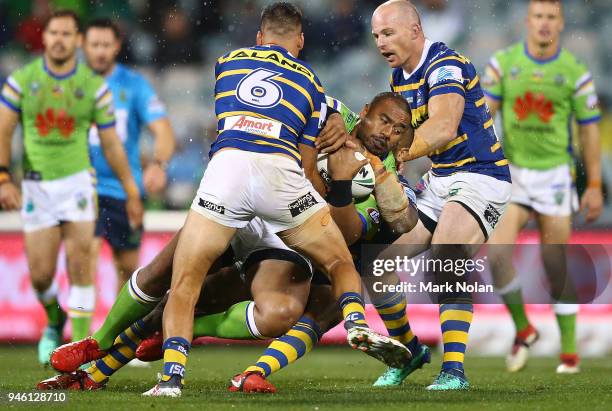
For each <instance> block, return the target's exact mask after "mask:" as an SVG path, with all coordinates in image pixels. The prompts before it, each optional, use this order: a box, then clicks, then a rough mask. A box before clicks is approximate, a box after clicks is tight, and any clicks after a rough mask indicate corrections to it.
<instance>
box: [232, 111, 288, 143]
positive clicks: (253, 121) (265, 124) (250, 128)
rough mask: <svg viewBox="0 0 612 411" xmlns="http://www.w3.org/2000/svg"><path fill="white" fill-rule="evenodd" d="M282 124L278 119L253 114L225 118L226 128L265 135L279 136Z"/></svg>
mask: <svg viewBox="0 0 612 411" xmlns="http://www.w3.org/2000/svg"><path fill="white" fill-rule="evenodd" d="M281 127H282V124H281V123H280V122H278V121H274V120H268V119H264V118H257V117H251V116H230V117H228V118H226V119H225V124H224V126H223V129H224V130H239V131H244V132H245V133H249V134H255V135H258V136H263V137H271V138H278V137H279V136H280V133H281Z"/></svg>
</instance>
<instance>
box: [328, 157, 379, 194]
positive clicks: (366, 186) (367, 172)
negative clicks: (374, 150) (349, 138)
mask: <svg viewBox="0 0 612 411" xmlns="http://www.w3.org/2000/svg"><path fill="white" fill-rule="evenodd" d="M328 156H329V154H319V155H318V157H317V170H319V174H320V175H321V178H322V179H323V181H325V184H327V186H329V185H330V183H331V176H330V175H329V172H328V171H327V157H328ZM355 158H356V159H357V160H365V156H364V155H363V154H361V153H360V152H358V151H355ZM375 181H376V179H375V177H374V169H373V168H372V166H371V165H370V164H369V163H368V164H366V165H365V166H363V167H361V170H359V171H358V172H357V174H356V175H355V177H353V184H352V185H351V191H352V192H353V197H354V198H361V197H365V196H368V195H370V193H372V190H374V182H375Z"/></svg>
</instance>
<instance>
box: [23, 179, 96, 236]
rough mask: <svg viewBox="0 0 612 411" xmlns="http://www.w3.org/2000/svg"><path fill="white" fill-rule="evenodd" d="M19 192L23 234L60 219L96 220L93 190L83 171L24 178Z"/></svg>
mask: <svg viewBox="0 0 612 411" xmlns="http://www.w3.org/2000/svg"><path fill="white" fill-rule="evenodd" d="M21 192H22V203H23V205H22V208H21V218H22V221H23V229H24V231H25V232H26V233H27V232H32V231H36V230H41V229H44V228H49V227H55V226H58V225H60V224H61V223H63V222H80V221H95V219H96V190H95V186H94V182H93V178H92V176H91V174H90V173H89V171H87V170H84V171H80V172H78V173H75V174H72V175H69V176H67V177H62V178H58V179H55V180H41V181H37V180H28V179H24V180H23V181H22V182H21Z"/></svg>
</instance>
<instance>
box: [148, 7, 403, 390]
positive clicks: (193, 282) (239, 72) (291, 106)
mask: <svg viewBox="0 0 612 411" xmlns="http://www.w3.org/2000/svg"><path fill="white" fill-rule="evenodd" d="M303 46H304V35H303V33H302V23H301V12H300V11H299V10H298V9H297V8H296V7H295V6H294V5H292V4H290V3H285V2H280V3H275V4H272V5H270V6H267V7H266V8H265V9H264V11H263V13H262V17H261V26H260V31H259V32H258V33H257V46H255V47H250V48H244V49H238V50H235V51H233V52H231V53H229V54H227V55H226V56H224V57H222V58H220V59H219V61H218V62H217V65H216V68H215V76H216V79H215V80H216V83H215V111H216V115H217V119H218V133H219V137H218V139H217V141H215V143H214V144H213V146H212V149H211V152H210V156H211V160H210V163H209V165H208V168H207V169H206V172H205V173H204V177H203V178H202V181H201V183H200V187H199V189H198V192H197V194H196V197H195V199H194V201H193V204H192V207H191V210H190V211H189V214H188V216H187V220H186V221H185V225H184V226H183V229H182V231H181V233H180V237H179V240H178V244H177V248H176V253H175V256H174V264H173V270H172V285H171V289H170V293H169V297H168V303H167V305H166V308H165V310H164V321H163V331H164V338H165V342H164V346H163V348H164V372H163V376H162V379H161V381H160V383H159V384H157V385H156V386H155V387H153V388H152V389H151V390H149V391H147V392H146V393H145V394H144V395H148V396H171V397H177V396H180V394H181V388H182V386H183V378H184V373H185V363H186V362H187V356H188V354H189V348H190V341H191V339H192V335H193V333H192V327H193V313H194V306H195V304H196V302H197V300H198V297H199V294H200V289H201V287H202V283H203V281H204V278H205V276H206V274H207V272H208V270H209V269H210V267H211V265H212V264H213V262H214V261H216V260H217V259H218V258H219V257H220V256H221V254H223V252H224V251H225V250H226V248H227V247H228V245H229V243H230V241H231V240H232V238H233V237H234V235H235V234H236V231H237V230H238V229H240V228H243V227H245V226H246V225H247V224H248V223H249V222H250V221H251V220H252V219H253V218H254V217H256V216H258V217H260V218H261V219H262V220H264V221H265V222H266V223H267V224H268V226H269V227H270V229H271V230H272V231H273V232H275V233H277V234H278V236H279V237H280V238H281V239H282V240H283V241H284V242H285V244H286V245H287V246H289V247H291V248H293V249H295V250H296V251H299V252H301V253H303V254H304V255H305V256H307V257H309V258H310V259H311V260H312V261H313V263H315V264H316V265H318V266H320V267H322V268H323V270H324V271H325V273H326V274H327V276H328V277H329V278H330V280H331V282H332V289H333V296H334V298H335V299H336V300H337V301H338V304H339V306H340V307H341V310H342V318H343V319H344V324H345V327H346V328H347V330H348V341H349V343H350V344H351V346H353V347H354V348H358V346H359V348H360V349H362V350H363V351H366V353H368V354H370V355H373V356H375V357H377V358H379V359H382V360H383V361H384V362H386V363H388V364H389V365H392V364H397V365H399V364H401V363H402V362H403V360H404V359H406V357H409V356H410V352H409V351H408V349H407V348H406V347H404V346H403V345H402V344H400V343H398V342H396V341H394V340H392V339H390V338H388V337H384V336H382V335H379V334H377V333H375V332H374V331H372V330H370V329H369V328H368V326H367V323H366V321H365V310H364V303H363V298H362V296H361V282H360V279H359V274H358V273H357V271H356V270H355V266H354V264H353V261H352V258H351V254H350V252H349V250H348V248H347V246H346V243H345V242H344V239H343V237H342V233H341V232H340V230H339V229H338V227H337V225H336V224H335V222H334V221H333V220H332V217H331V215H330V210H329V207H328V206H327V205H326V203H325V201H324V200H323V198H322V197H321V195H320V194H319V193H318V192H317V191H316V190H315V189H314V187H313V185H312V183H311V182H310V181H309V180H308V179H307V178H306V176H307V175H308V176H311V175H313V174H314V173H315V172H316V171H315V162H316V149H315V148H314V143H315V140H316V137H317V136H318V134H319V130H320V127H321V123H322V121H321V118H323V117H324V114H325V112H326V105H325V95H324V94H323V88H322V87H321V85H320V83H319V81H318V80H317V77H316V75H315V74H314V73H313V71H312V70H311V69H310V68H309V67H308V66H307V65H306V64H305V63H303V62H302V61H300V60H298V59H297V55H298V54H299V52H300V50H301V49H302V48H303ZM300 161H301V163H302V164H303V166H304V168H303V169H302V168H301V167H300Z"/></svg>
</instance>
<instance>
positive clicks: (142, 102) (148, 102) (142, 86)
mask: <svg viewBox="0 0 612 411" xmlns="http://www.w3.org/2000/svg"><path fill="white" fill-rule="evenodd" d="M136 111H137V113H138V117H139V118H140V120H141V121H142V123H144V124H149V123H151V122H153V121H155V120H157V119H160V118H164V117H167V114H166V107H165V106H164V104H163V103H162V102H161V100H160V99H159V97H157V94H156V93H155V90H154V89H153V87H152V86H151V84H150V83H149V82H148V81H147V80H146V79H145V78H144V77H140V80H139V86H138V96H137V105H136Z"/></svg>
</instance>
